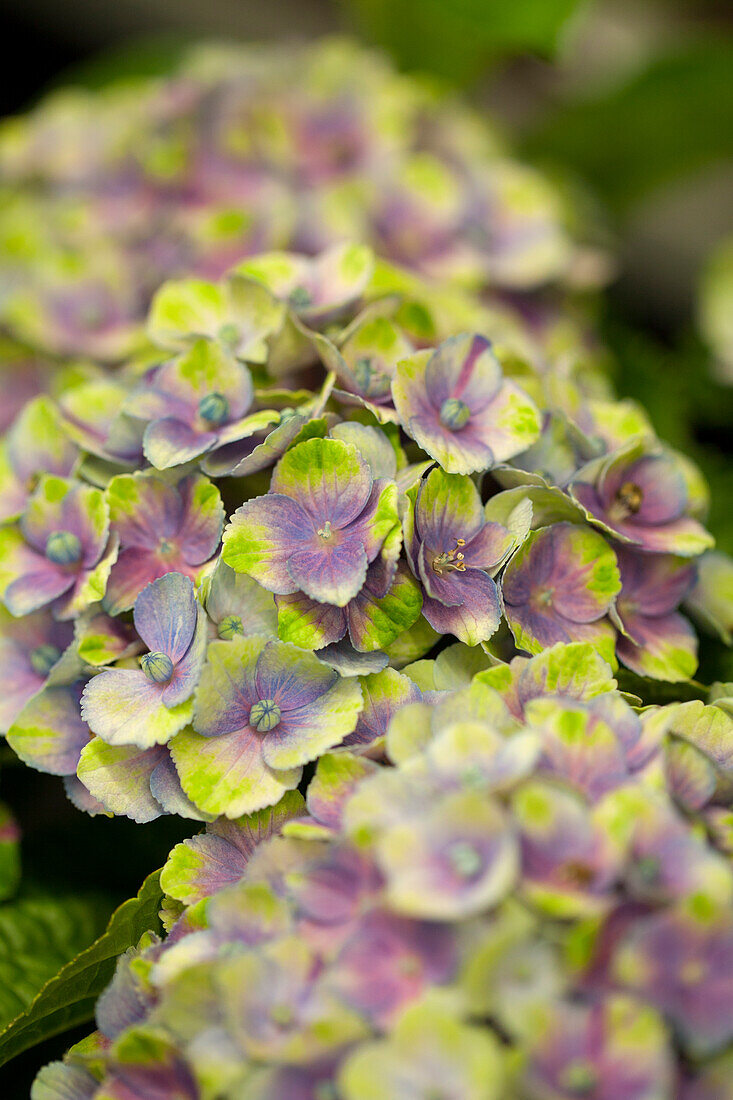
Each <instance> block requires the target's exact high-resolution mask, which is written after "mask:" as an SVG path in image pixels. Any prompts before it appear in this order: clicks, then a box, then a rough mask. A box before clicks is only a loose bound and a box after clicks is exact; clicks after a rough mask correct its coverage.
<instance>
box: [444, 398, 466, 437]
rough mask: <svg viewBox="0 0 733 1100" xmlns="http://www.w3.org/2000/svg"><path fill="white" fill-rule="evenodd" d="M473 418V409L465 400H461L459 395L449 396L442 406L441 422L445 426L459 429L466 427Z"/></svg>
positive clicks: (454, 429)
mask: <svg viewBox="0 0 733 1100" xmlns="http://www.w3.org/2000/svg"><path fill="white" fill-rule="evenodd" d="M470 419H471V410H470V409H469V407H468V405H467V404H466V402H465V401H459V399H458V398H457V397H449V398H448V399H447V400H446V401H444V402H443V404H442V405H441V406H440V423H441V424H442V425H443V427H444V428H451V429H452V430H453V431H457V430H458V429H459V428H465V426H466V424H468V422H469V420H470Z"/></svg>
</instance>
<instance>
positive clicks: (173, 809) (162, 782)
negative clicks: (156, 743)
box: [150, 752, 208, 821]
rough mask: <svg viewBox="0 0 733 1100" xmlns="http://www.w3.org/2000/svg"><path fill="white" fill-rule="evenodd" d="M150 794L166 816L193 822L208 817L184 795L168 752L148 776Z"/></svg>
mask: <svg viewBox="0 0 733 1100" xmlns="http://www.w3.org/2000/svg"><path fill="white" fill-rule="evenodd" d="M150 793H151V795H152V796H153V798H154V799H155V801H156V802H159V803H160V805H161V806H162V808H163V810H164V811H165V812H166V813H167V814H176V815H177V816H178V817H185V818H189V819H192V820H194V821H205V820H207V818H208V815H207V814H202V813H201V811H200V810H198V809H197V808H196V807H195V806H194V804H193V802H192V801H191V800H190V798H188V796H187V795H185V794H184V792H183V787H182V786H181V781H180V779H179V778H178V772H177V771H176V768H175V765H174V763H173V761H172V760H171V757H170V753H169V752H166V753H165V754H164V755H163V756H162V758H161V760H160V761H159V763H158V764H156V766H155V767H154V768H153V771H152V773H151V776H150Z"/></svg>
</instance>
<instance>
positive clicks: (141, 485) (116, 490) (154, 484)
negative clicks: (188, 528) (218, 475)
mask: <svg viewBox="0 0 733 1100" xmlns="http://www.w3.org/2000/svg"><path fill="white" fill-rule="evenodd" d="M186 480H187V481H188V479H186ZM182 484H184V483H182ZM107 501H108V503H109V515H110V523H111V525H112V530H113V531H116V532H117V535H118V536H119V539H120V545H121V546H122V547H123V548H125V549H128V548H130V547H132V548H134V549H136V550H147V551H156V550H158V548H159V546H160V541H161V539H166V540H171V539H174V538H175V537H176V536H177V535H178V532H179V531H180V529H181V526H182V522H183V516H184V501H183V496H182V494H181V492H179V490H178V488H177V487H176V486H175V485H170V484H169V483H168V482H167V481H164V480H163V479H162V478H161V477H151V476H150V474H141V473H136V474H122V475H121V476H119V477H116V478H113V479H112V481H111V482H110V485H109V488H108V490H107Z"/></svg>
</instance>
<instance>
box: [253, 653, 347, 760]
mask: <svg viewBox="0 0 733 1100" xmlns="http://www.w3.org/2000/svg"><path fill="white" fill-rule="evenodd" d="M301 660H302V661H303V662H304V663H305V661H306V660H310V661H313V662H314V663H316V664H318V663H320V662H318V661H317V658H315V657H313V656H312V655H311V654H305V655H304V657H303V658H301ZM362 707H363V700H362V694H361V687H360V686H359V682H358V680H357V679H356V677H351V676H350V677H338V678H337V680H336V683H335V684H334V685H333V686H332V687H331V688H329V690H328V691H326V692H324V693H323V694H320V695H319V696H318V697H317V698H315V699H314V700H313V701H312V702H309V703H306V704H304V705H303V706H301V707H299V708H298V709H297V710H293V711H287V712H285V710H283V714H282V718H281V720H280V723H279V724H278V725H277V726H276V727H275V729H273V730H272V731H271V732H270V733H268V735H267V737H266V738H265V739H264V741H263V744H262V756H263V758H264V760H265V762H266V763H267V764H268V765H269V767H271V768H275V769H277V770H279V771H282V770H285V769H292V768H297V767H299V766H300V765H302V764H307V763H309V762H310V761H311V760H315V759H316V758H317V757H318V756H320V755H321V754H322V753H324V752H326V751H327V750H328V749H331V748H333V747H334V746H335V745H338V744H340V743H341V742H342V741H343V740H344V738H345V737H346V736H347V735H348V734H349V733H352V732H353V730H354V728H355V726H356V723H357V721H358V718H359V714H360V713H361V710H362Z"/></svg>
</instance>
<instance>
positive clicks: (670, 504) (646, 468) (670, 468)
mask: <svg viewBox="0 0 733 1100" xmlns="http://www.w3.org/2000/svg"><path fill="white" fill-rule="evenodd" d="M617 482H618V485H617V484H616V483H617ZM623 482H631V483H632V484H634V485H638V487H639V488H640V489H641V493H642V499H641V505H640V507H639V510H638V512H637V513H636V514H635V516H634V520H635V522H636V523H641V524H644V526H653V527H659V526H661V525H662V524H666V523H670V522H672V521H673V520H676V519H679V518H680V516H682V514H683V513H684V511H685V509H686V507H687V499H688V497H687V485H686V482H685V479H684V476H683V474H682V471H681V470H680V468H679V465H678V464H677V463H676V462H674V461H673V460H672V459H670V458H666V457H665V456H664V455H645V456H644V457H643V458H640V459H638V461H637V462H634V463H632V465H631V466H628V467H627V468H626V469H625V470H621V469H616V470H614V476H613V477H609V478H608V479H607V481H606V483H605V484H604V486H603V491H604V494H606V493H612V494H615V492H616V490H617V489H618V488H619V487H620V485H621V484H623Z"/></svg>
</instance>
